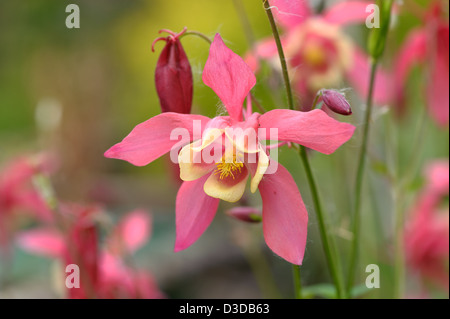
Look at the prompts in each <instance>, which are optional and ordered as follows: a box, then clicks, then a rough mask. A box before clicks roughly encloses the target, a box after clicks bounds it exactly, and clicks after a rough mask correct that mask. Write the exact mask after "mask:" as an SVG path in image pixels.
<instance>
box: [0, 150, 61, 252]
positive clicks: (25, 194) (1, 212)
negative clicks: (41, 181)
mask: <svg viewBox="0 0 450 319" xmlns="http://www.w3.org/2000/svg"><path fill="white" fill-rule="evenodd" d="M53 164H54V163H53V162H52V161H51V158H50V157H49V156H48V155H44V154H41V155H37V156H34V157H31V156H30V157H23V158H16V159H13V160H11V162H10V163H9V164H7V165H6V166H5V167H4V168H3V169H2V170H1V171H0V249H1V250H3V251H4V252H6V251H8V245H9V242H10V240H11V238H10V237H11V236H12V234H13V232H14V230H15V229H16V226H17V225H16V224H17V223H18V222H19V220H20V219H22V218H33V219H37V220H41V221H44V222H49V221H51V220H52V213H51V210H50V208H49V207H48V205H47V204H46V202H45V200H44V199H43V198H42V197H41V195H40V193H39V191H38V190H36V188H35V187H34V185H33V181H32V180H33V177H34V176H36V175H37V174H49V173H50V172H51V171H53V169H54V165H53Z"/></svg>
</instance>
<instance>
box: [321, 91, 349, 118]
mask: <svg viewBox="0 0 450 319" xmlns="http://www.w3.org/2000/svg"><path fill="white" fill-rule="evenodd" d="M321 94H322V101H323V103H324V104H325V105H326V106H327V107H328V108H329V109H330V110H331V111H333V112H335V113H338V114H341V115H351V114H352V109H351V107H350V104H349V103H348V101H347V100H346V99H345V96H344V95H343V94H342V93H340V92H339V91H336V90H322V91H321Z"/></svg>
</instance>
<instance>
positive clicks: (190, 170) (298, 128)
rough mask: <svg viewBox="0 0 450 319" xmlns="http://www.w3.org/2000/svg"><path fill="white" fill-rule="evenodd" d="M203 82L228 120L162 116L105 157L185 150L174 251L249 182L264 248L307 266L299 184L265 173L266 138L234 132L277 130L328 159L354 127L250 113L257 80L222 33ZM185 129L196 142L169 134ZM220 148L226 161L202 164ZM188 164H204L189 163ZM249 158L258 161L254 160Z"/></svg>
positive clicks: (282, 113)
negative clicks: (251, 139) (257, 201)
mask: <svg viewBox="0 0 450 319" xmlns="http://www.w3.org/2000/svg"><path fill="white" fill-rule="evenodd" d="M203 82H204V83H205V84H206V85H208V86H209V87H211V88H212V89H213V90H214V92H215V93H216V94H217V95H218V96H219V98H220V99H221V101H222V102H223V104H224V105H225V108H226V110H227V111H228V113H229V116H218V117H215V118H213V119H209V118H207V117H204V116H201V115H191V114H178V113H163V114H160V115H157V116H155V117H153V118H150V119H149V120H147V121H146V122H143V123H141V124H139V125H138V126H136V127H135V128H134V129H133V130H132V131H131V133H130V134H129V135H128V136H127V137H125V139H124V140H123V141H122V142H120V143H118V144H116V145H114V146H113V147H111V148H110V149H109V150H108V151H106V153H105V156H106V157H109V158H117V159H122V160H126V161H128V162H130V163H132V164H134V165H136V166H143V165H147V164H149V163H150V162H152V161H153V160H155V159H157V158H158V157H160V156H162V155H163V154H165V153H167V152H169V151H170V150H171V149H172V148H173V147H174V146H176V145H180V143H181V144H185V146H184V147H183V148H182V150H181V151H180V153H179V159H180V171H181V174H180V177H181V178H182V179H183V180H184V183H183V184H182V186H181V187H180V189H179V191H178V195H177V199H176V242H175V251H180V250H183V249H186V248H187V247H189V246H190V245H191V244H193V243H194V242H195V241H196V240H197V239H198V238H199V237H200V236H201V235H202V233H203V232H204V231H205V230H206V228H207V227H208V226H209V224H210V223H211V221H212V220H213V218H214V215H215V213H216V210H217V207H218V204H219V200H220V199H222V200H225V201H229V202H236V201H238V200H239V199H240V198H241V197H242V195H243V193H244V190H245V185H246V182H247V179H248V178H251V183H250V184H251V190H252V192H255V191H256V190H258V189H259V192H260V194H261V197H262V201H263V212H262V214H263V230H264V237H265V240H266V243H267V244H268V246H269V247H270V248H271V249H272V250H273V251H274V252H275V253H276V254H277V255H279V256H281V257H282V258H284V259H286V260H287V261H289V262H291V263H294V264H301V263H302V260H303V255H304V250H305V244H306V231H307V221H308V214H307V211H306V208H305V206H304V204H303V201H302V197H301V195H300V193H299V191H298V189H297V185H296V183H295V181H294V179H293V178H292V176H291V175H290V174H289V172H288V171H287V170H286V169H285V168H284V167H283V166H281V165H279V164H278V166H277V170H276V171H275V172H273V174H265V173H266V171H267V170H268V169H269V168H270V167H271V165H273V164H274V163H275V164H276V162H275V161H274V160H269V156H268V154H267V150H266V149H265V148H264V147H263V146H262V144H261V143H260V142H261V141H260V140H261V139H263V138H264V136H257V137H258V139H257V140H256V142H255V143H247V142H246V140H243V141H242V140H241V139H239V136H237V139H235V138H233V132H235V131H238V130H239V129H241V130H243V131H247V130H248V131H250V132H256V129H267V130H269V129H270V128H272V129H276V130H277V131H278V139H279V140H281V141H286V142H293V143H298V144H301V145H304V146H306V147H309V148H311V149H314V150H317V151H319V152H322V153H325V154H330V153H333V152H334V151H335V150H336V149H337V148H338V147H340V146H341V145H342V144H343V143H345V142H346V141H347V140H349V139H350V137H351V136H352V135H353V131H354V129H355V128H354V127H353V126H352V125H350V124H347V123H340V122H338V121H336V120H334V119H333V118H331V117H329V116H328V115H327V114H326V113H325V112H323V111H321V110H314V111H310V112H300V111H291V110H286V109H276V110H272V111H269V112H267V113H265V114H262V115H260V114H258V113H252V112H251V108H250V107H248V108H247V110H246V112H245V114H244V112H243V102H244V99H245V97H246V96H247V95H248V94H249V92H250V90H251V88H252V87H253V86H254V85H255V83H256V78H255V76H254V74H253V72H252V70H251V69H250V67H249V66H248V65H247V64H246V63H245V62H244V61H243V60H242V58H241V57H239V56H238V55H237V54H235V53H233V52H232V51H231V50H230V49H229V48H227V47H226V45H225V44H224V42H223V40H222V38H221V37H220V35H219V34H217V35H216V36H215V38H214V41H213V43H212V45H211V48H210V53H209V57H208V60H207V62H206V65H205V68H204V70H203ZM195 121H197V122H198V123H201V130H200V132H194V123H195ZM179 128H184V129H186V130H187V131H188V132H189V133H190V136H189V137H186V136H182V137H181V140H173V139H171V132H172V131H173V130H176V129H179ZM254 134H257V133H254ZM230 136H231V138H230ZM224 141H225V143H224V144H222V143H223V142H224ZM227 141H228V142H227ZM215 146H219V150H221V151H222V152H218V154H220V156H216V157H215V161H213V162H206V161H204V160H203V159H204V155H205V152H206V151H207V150H209V149H210V147H212V148H214V147H215ZM215 150H216V149H215ZM215 155H217V154H215ZM186 158H187V159H193V158H195V159H199V161H195V160H191V161H189V160H188V161H185V160H184V159H186ZM250 158H253V159H254V160H255V161H249V159H250ZM274 166H276V165H274ZM272 167H273V166H272Z"/></svg>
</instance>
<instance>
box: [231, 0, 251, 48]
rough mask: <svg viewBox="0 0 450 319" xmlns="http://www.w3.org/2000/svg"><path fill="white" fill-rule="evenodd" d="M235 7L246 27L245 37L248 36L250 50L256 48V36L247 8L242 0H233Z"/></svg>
mask: <svg viewBox="0 0 450 319" xmlns="http://www.w3.org/2000/svg"><path fill="white" fill-rule="evenodd" d="M233 4H234V7H235V9H236V12H237V14H238V17H239V20H240V21H241V24H242V28H243V29H244V34H245V37H246V38H247V42H248V44H249V46H250V50H251V51H253V50H254V48H255V42H256V41H255V36H254V35H253V32H252V27H251V25H250V21H249V20H248V17H247V14H245V8H244V5H243V4H242V0H233Z"/></svg>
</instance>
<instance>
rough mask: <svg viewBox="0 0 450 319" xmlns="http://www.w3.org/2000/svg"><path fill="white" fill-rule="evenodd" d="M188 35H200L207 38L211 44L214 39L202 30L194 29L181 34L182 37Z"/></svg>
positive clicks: (204, 38)
mask: <svg viewBox="0 0 450 319" xmlns="http://www.w3.org/2000/svg"><path fill="white" fill-rule="evenodd" d="M186 35H195V36H198V37H200V38H202V39H203V40H205V41H206V42H208V43H209V44H211V43H212V40H211V39H210V38H209V37H208V36H206V35H204V34H203V33H201V32H198V31H192V30H189V31H186V32H185V33H183V34H182V35H181V37H184V36H186Z"/></svg>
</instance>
